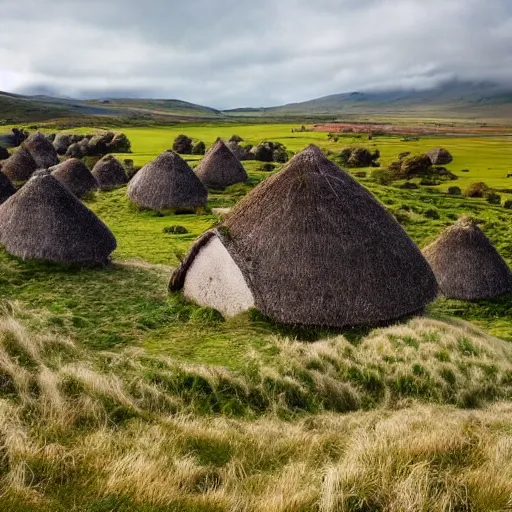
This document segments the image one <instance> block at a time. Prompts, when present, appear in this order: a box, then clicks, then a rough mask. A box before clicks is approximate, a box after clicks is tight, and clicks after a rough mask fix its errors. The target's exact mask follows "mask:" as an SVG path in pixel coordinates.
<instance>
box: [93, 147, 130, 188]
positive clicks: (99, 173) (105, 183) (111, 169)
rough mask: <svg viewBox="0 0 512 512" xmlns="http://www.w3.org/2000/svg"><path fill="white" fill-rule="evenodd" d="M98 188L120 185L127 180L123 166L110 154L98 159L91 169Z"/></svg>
mask: <svg viewBox="0 0 512 512" xmlns="http://www.w3.org/2000/svg"><path fill="white" fill-rule="evenodd" d="M92 175H93V176H94V177H95V178H96V181H97V182H98V185H99V187H100V190H109V189H112V188H116V187H121V186H123V185H125V184H126V183H127V182H128V177H127V176H126V172H125V170H124V167H123V166H122V165H121V164H120V163H119V161H118V160H116V159H115V158H114V157H113V156H112V155H108V156H105V157H103V158H102V159H101V160H99V161H98V162H97V163H96V165H95V166H94V167H93V169H92Z"/></svg>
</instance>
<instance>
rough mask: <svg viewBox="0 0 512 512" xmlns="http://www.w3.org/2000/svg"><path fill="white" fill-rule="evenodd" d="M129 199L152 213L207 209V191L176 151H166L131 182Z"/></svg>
mask: <svg viewBox="0 0 512 512" xmlns="http://www.w3.org/2000/svg"><path fill="white" fill-rule="evenodd" d="M127 193H128V197H129V198H130V199H131V200H132V201H133V202H134V203H135V204H137V205H139V206H142V207H144V208H150V209H152V210H167V209H174V210H179V211H189V210H192V211H193V210H195V209H196V208H198V207H201V206H205V205H206V201H207V198H208V192H207V190H206V189H205V187H204V186H203V184H202V183H201V181H200V180H199V179H198V177H197V176H196V175H195V174H194V171H193V170H192V169H191V168H190V167H189V165H188V164H187V162H185V160H183V159H182V158H181V157H180V156H179V155H178V154H177V153H175V152H174V151H170V150H169V151H164V152H163V153H162V154H161V155H159V156H158V157H157V158H155V160H153V161H152V162H149V163H148V164H146V165H145V166H144V167H143V168H142V169H141V170H140V171H139V172H138V173H137V174H136V175H135V176H134V177H133V178H132V180H131V181H130V184H129V185H128V192H127Z"/></svg>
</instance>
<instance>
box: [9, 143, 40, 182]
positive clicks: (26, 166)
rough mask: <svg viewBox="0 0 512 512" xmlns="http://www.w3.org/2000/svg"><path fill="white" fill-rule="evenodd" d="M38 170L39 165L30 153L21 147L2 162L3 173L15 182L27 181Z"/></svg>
mask: <svg viewBox="0 0 512 512" xmlns="http://www.w3.org/2000/svg"><path fill="white" fill-rule="evenodd" d="M36 169H37V163H36V161H35V160H34V159H33V158H32V155H31V154H30V152H29V151H28V150H27V149H25V148H23V147H21V148H20V149H18V151H16V152H15V153H13V154H12V155H11V156H10V157H9V158H8V159H7V160H5V161H3V162H2V172H3V173H4V174H5V175H6V176H7V177H8V178H9V179H10V180H11V181H15V182H20V181H27V180H28V179H29V178H30V176H32V174H33V172H34V171H35V170H36Z"/></svg>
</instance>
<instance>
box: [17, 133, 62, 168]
mask: <svg viewBox="0 0 512 512" xmlns="http://www.w3.org/2000/svg"><path fill="white" fill-rule="evenodd" d="M23 147H24V148H25V149H27V150H28V151H30V154H31V155H32V158H33V159H34V160H35V162H36V164H37V167H38V168H40V169H47V168H48V167H51V166H52V165H57V164H58V163H59V157H58V156H57V151H56V150H55V148H54V147H53V144H52V143H51V142H50V140H48V139H47V138H46V136H45V135H44V134H43V133H41V132H36V133H33V134H32V135H31V136H30V137H29V138H28V139H27V140H26V141H25V142H24V143H23Z"/></svg>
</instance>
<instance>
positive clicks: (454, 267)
mask: <svg viewBox="0 0 512 512" xmlns="http://www.w3.org/2000/svg"><path fill="white" fill-rule="evenodd" d="M423 254H424V256H425V258H426V259H427V261H428V262H429V263H430V266H431V267H432V269H433V271H434V274H435V276H436V278H437V282H438V283H439V287H440V289H441V292H442V294H443V295H444V296H446V297H448V298H450V299H460V300H479V299H488V298H492V297H497V296H499V295H503V294H505V293H510V292H512V273H511V272H510V269H509V268H508V266H507V264H506V263H505V261H504V260H503V258H502V257H501V256H500V254H499V253H498V251H497V250H496V249H495V247H494V246H493V245H492V244H491V242H490V241H489V239H488V238H487V237H486V236H485V234H484V233H483V232H482V230H481V229H480V228H479V227H478V226H477V225H476V224H475V222H474V221H472V220H471V218H469V217H467V216H465V217H462V218H461V219H460V220H459V221H458V222H457V223H455V224H454V225H453V226H451V227H449V228H448V229H446V230H445V231H444V232H443V233H442V234H441V236H440V237H439V238H438V239H437V240H436V241H435V242H434V243H432V244H431V245H429V246H428V247H426V248H425V249H424V250H423Z"/></svg>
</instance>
